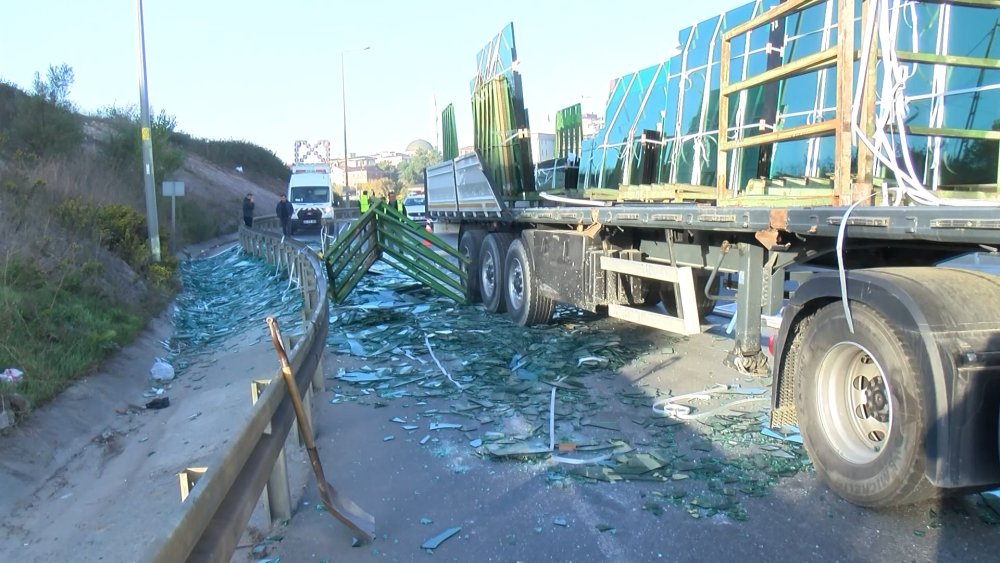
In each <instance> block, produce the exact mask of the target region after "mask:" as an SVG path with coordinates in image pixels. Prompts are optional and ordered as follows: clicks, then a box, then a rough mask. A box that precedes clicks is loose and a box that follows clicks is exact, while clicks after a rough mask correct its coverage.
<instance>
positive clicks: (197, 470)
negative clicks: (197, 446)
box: [177, 467, 208, 502]
mask: <svg viewBox="0 0 1000 563" xmlns="http://www.w3.org/2000/svg"><path fill="white" fill-rule="evenodd" d="M206 471H208V468H207V467H187V468H185V469H184V471H181V472H180V473H178V474H177V478H178V480H179V481H180V486H181V502H184V500H185V499H187V497H188V495H189V494H191V489H193V488H194V486H195V484H197V483H198V479H201V478H202V476H204V475H205V472H206Z"/></svg>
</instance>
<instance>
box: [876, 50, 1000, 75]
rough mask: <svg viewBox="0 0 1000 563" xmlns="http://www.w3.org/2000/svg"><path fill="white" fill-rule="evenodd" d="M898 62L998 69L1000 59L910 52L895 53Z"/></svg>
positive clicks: (999, 67)
mask: <svg viewBox="0 0 1000 563" xmlns="http://www.w3.org/2000/svg"><path fill="white" fill-rule="evenodd" d="M896 56H897V57H898V58H899V60H901V61H904V62H908V63H926V64H941V65H949V66H966V67H972V68H986V69H993V70H997V69H1000V59H985V58H982V57H960V56H958V55H936V54H934V53H914V52H912V51H896Z"/></svg>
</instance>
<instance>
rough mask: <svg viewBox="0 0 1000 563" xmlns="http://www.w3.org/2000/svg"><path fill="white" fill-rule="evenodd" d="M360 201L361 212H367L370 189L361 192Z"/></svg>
mask: <svg viewBox="0 0 1000 563" xmlns="http://www.w3.org/2000/svg"><path fill="white" fill-rule="evenodd" d="M358 203H359V204H361V212H362V213H367V212H368V207H369V205H370V203H369V201H368V190H365V191H363V192H361V197H359V198H358Z"/></svg>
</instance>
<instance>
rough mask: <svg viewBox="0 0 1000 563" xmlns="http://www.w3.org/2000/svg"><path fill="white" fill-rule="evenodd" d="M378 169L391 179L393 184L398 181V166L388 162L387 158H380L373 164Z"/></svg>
mask: <svg viewBox="0 0 1000 563" xmlns="http://www.w3.org/2000/svg"><path fill="white" fill-rule="evenodd" d="M375 166H377V167H378V169H379V170H381V171H382V173H383V174H385V177H386V178H388V179H389V180H391V181H392V182H393V183H394V184H396V183H399V168H397V167H396V165H395V164H393V163H391V162H389V161H388V160H380V161H378V163H376V164H375Z"/></svg>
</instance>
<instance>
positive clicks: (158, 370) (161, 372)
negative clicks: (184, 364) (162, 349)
mask: <svg viewBox="0 0 1000 563" xmlns="http://www.w3.org/2000/svg"><path fill="white" fill-rule="evenodd" d="M149 376H150V377H152V378H153V379H155V380H156V381H171V380H173V378H174V366H172V365H170V364H169V363H168V362H167V361H166V360H164V359H163V358H156V361H154V362H153V367H151V368H149Z"/></svg>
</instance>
